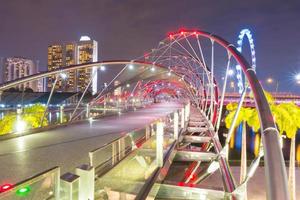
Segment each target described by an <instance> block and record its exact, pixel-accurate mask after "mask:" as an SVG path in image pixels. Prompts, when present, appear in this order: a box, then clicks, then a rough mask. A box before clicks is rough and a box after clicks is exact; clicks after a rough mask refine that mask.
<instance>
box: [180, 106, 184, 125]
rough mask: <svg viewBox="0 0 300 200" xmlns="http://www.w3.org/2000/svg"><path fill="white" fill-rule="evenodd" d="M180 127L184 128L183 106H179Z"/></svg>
mask: <svg viewBox="0 0 300 200" xmlns="http://www.w3.org/2000/svg"><path fill="white" fill-rule="evenodd" d="M180 120H181V128H184V108H181V119H180Z"/></svg>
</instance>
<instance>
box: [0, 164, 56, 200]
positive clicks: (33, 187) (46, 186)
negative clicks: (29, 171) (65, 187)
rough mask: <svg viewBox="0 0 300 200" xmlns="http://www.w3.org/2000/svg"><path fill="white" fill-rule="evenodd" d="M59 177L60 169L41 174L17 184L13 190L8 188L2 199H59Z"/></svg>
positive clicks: (1, 196)
mask: <svg viewBox="0 0 300 200" xmlns="http://www.w3.org/2000/svg"><path fill="white" fill-rule="evenodd" d="M59 176H60V169H59V168H58V167H55V168H52V169H49V170H47V171H45V172H43V173H41V174H38V175H36V176H34V177H32V178H29V179H27V180H25V181H23V182H21V183H18V184H16V185H15V186H11V188H7V190H6V191H2V192H1V193H0V199H1V200H12V199H13V200H19V199H31V200H44V199H47V200H50V199H59V197H58V196H59V189H58V188H59ZM2 189H3V188H2Z"/></svg>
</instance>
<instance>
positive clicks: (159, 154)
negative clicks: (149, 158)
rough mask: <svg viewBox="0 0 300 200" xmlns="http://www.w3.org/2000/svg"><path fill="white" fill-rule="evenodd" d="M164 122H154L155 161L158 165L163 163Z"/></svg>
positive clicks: (160, 165)
mask: <svg viewBox="0 0 300 200" xmlns="http://www.w3.org/2000/svg"><path fill="white" fill-rule="evenodd" d="M163 145H164V123H163V122H161V121H160V122H157V123H156V163H157V166H158V167H162V166H163V163H164V158H163V157H164V147H163Z"/></svg>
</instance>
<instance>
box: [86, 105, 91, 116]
mask: <svg viewBox="0 0 300 200" xmlns="http://www.w3.org/2000/svg"><path fill="white" fill-rule="evenodd" d="M86 118H87V119H88V118H90V104H88V103H87V104H86Z"/></svg>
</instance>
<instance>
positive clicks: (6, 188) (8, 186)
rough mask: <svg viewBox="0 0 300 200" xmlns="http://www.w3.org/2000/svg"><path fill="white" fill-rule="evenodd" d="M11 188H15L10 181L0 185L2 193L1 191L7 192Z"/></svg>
mask: <svg viewBox="0 0 300 200" xmlns="http://www.w3.org/2000/svg"><path fill="white" fill-rule="evenodd" d="M11 188H13V185H12V184H10V183H5V184H4V185H1V186H0V193H1V192H5V191H7V190H10V189H11Z"/></svg>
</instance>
